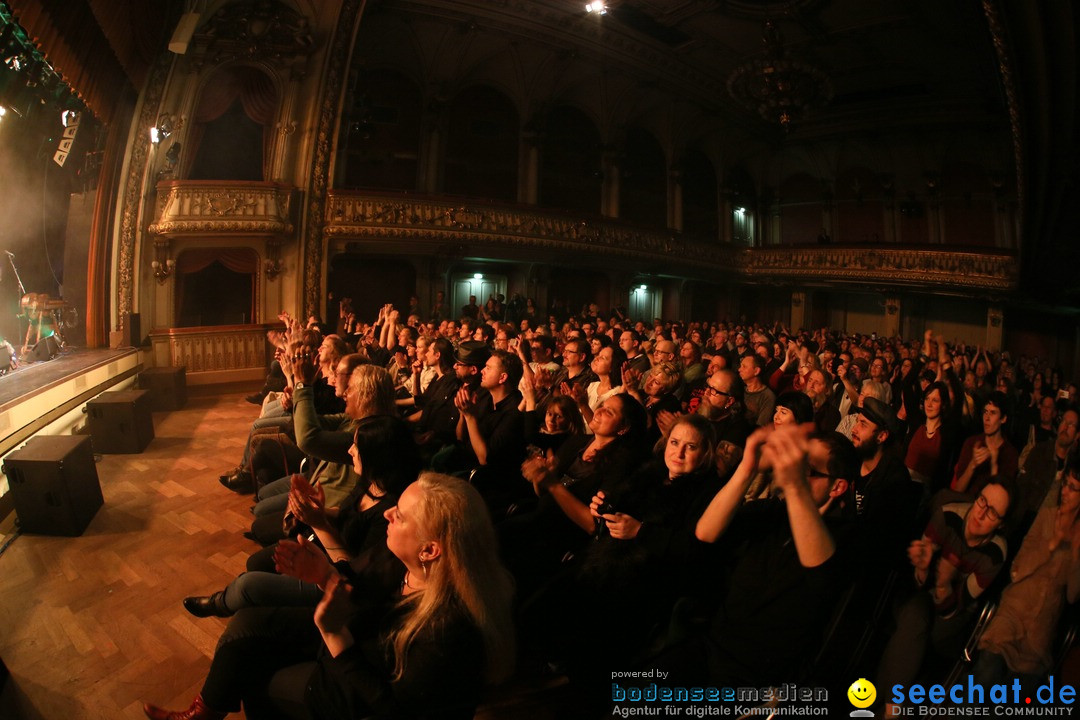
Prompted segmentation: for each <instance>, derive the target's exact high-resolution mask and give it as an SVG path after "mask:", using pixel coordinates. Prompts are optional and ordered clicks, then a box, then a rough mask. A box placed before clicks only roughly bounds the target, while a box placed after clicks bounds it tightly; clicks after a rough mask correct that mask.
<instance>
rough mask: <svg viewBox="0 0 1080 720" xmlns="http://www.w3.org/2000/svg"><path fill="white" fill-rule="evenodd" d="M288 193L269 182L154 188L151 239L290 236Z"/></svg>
mask: <svg viewBox="0 0 1080 720" xmlns="http://www.w3.org/2000/svg"><path fill="white" fill-rule="evenodd" d="M291 192H292V188H291V187H289V186H288V185H282V184H280V183H271V182H227V181H214V182H205V181H195V180H190V181H185V180H168V181H162V182H159V183H158V185H157V198H158V202H157V213H156V215H157V218H156V220H155V221H154V223H153V224H151V225H150V227H149V228H148V230H149V232H151V233H153V234H154V235H160V236H165V237H176V236H180V235H188V236H190V235H224V236H228V235H234V236H235V235H244V236H252V235H269V236H271V237H274V238H280V239H285V238H289V237H291V236H292V234H293V230H294V228H293V225H292V223H291V222H290V221H289V202H290V193H291Z"/></svg>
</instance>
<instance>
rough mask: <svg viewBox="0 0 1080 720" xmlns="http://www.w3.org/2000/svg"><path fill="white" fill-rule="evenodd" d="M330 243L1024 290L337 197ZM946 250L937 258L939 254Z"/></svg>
mask: <svg viewBox="0 0 1080 720" xmlns="http://www.w3.org/2000/svg"><path fill="white" fill-rule="evenodd" d="M324 232H325V235H326V236H327V237H328V238H329V239H331V240H334V239H338V240H341V241H355V242H360V243H366V242H371V243H374V242H377V241H380V240H382V241H389V242H390V243H392V244H393V245H394V247H395V248H396V251H397V252H405V253H408V252H409V249H408V246H407V243H409V242H411V243H412V244H413V246H414V248H413V252H415V253H423V252H430V251H431V250H432V249H434V248H440V247H458V248H469V251H470V254H474V253H476V252H477V250H478V246H479V247H483V248H485V250H484V251H485V252H490V253H495V254H506V255H511V254H513V255H517V254H520V253H522V252H524V253H528V254H529V255H530V257H532V258H533V259H535V260H538V261H550V262H559V261H562V262H565V261H566V258H567V257H572V258H581V259H584V258H586V257H588V256H591V257H592V258H593V259H598V260H599V259H602V260H604V261H605V262H606V261H610V260H613V259H619V260H621V261H624V262H625V261H629V262H632V263H634V264H635V265H636V266H637V267H638V268H640V269H642V270H644V269H648V271H650V272H654V273H672V274H680V275H685V276H688V277H699V278H703V279H708V280H713V281H722V280H727V279H730V280H735V281H742V282H752V283H768V282H783V283H793V284H821V285H830V286H866V285H873V286H875V287H878V286H883V287H910V288H924V289H932V290H936V291H940V290H941V289H943V288H945V289H947V290H949V291H955V292H958V293H964V294H971V293H979V294H981V293H986V292H992V293H1005V292H1009V291H1012V290H1015V289H1016V287H1017V282H1018V275H1017V262H1016V257H1015V254H1014V253H1012V252H1010V251H1005V250H1001V249H999V248H985V249H984V248H977V249H974V248H958V247H953V246H946V245H936V246H935V245H874V246H847V245H830V246H822V245H806V246H801V245H796V246H784V247H778V246H771V247H765V248H755V249H751V248H745V247H736V246H731V245H721V244H719V243H718V242H715V241H713V242H710V241H707V240H702V239H697V238H690V237H686V236H682V235H679V234H676V233H673V232H671V231H660V230H650V229H646V228H639V227H635V226H631V225H627V224H625V223H620V222H618V221H615V220H604V219H600V218H587V219H586V218H581V217H573V216H569V215H566V214H563V213H558V212H551V211H545V210H541V209H537V208H532V207H524V206H520V205H508V204H496V203H485V202H476V201H472V200H467V199H455V198H440V197H432V196H412V195H407V196H403V195H390V194H379V193H358V192H344V191H340V190H338V191H331V192H330V195H329V200H328V204H327V212H326V226H325V230H324ZM938 248H940V249H938Z"/></svg>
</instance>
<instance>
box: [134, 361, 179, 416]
mask: <svg viewBox="0 0 1080 720" xmlns="http://www.w3.org/2000/svg"><path fill="white" fill-rule="evenodd" d="M139 387H140V388H141V389H143V390H149V391H150V406H151V407H152V408H154V409H155V410H179V409H180V408H182V407H184V405H186V404H187V369H186V368H184V367H183V366H181V367H153V368H149V369H147V370H143V371H142V372H141V373H139Z"/></svg>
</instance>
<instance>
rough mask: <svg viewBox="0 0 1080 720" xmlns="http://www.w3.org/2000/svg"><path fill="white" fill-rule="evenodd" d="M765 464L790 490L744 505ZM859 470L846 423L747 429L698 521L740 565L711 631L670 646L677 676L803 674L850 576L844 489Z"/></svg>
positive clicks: (767, 679) (711, 680)
mask: <svg viewBox="0 0 1080 720" xmlns="http://www.w3.org/2000/svg"><path fill="white" fill-rule="evenodd" d="M760 469H770V470H771V471H772V474H773V478H774V481H775V483H776V485H777V486H778V487H779V488H780V489H781V491H782V492H783V497H782V498H773V499H769V500H762V501H759V502H754V503H750V504H748V505H745V506H742V503H743V496H744V495H745V493H746V490H747V488H748V487H749V484H750V482H751V480H752V479H753V478H754V476H755V475H757V473H758V471H759V470H760ZM854 472H856V460H855V458H854V456H853V453H852V450H851V444H850V443H849V442H848V441H847V439H846V438H844V437H843V436H841V435H837V434H836V433H831V434H827V435H820V436H819V435H809V434H808V431H807V428H806V426H798V425H792V426H787V427H782V428H780V429H778V430H773V429H772V428H761V429H759V430H757V431H755V432H754V433H753V434H752V435H751V436H750V437H749V438H748V439H747V442H746V450H745V453H744V455H743V459H742V462H741V463H740V464H739V467H738V469H737V470H736V471H735V474H734V475H732V477H731V479H730V480H729V481H728V482H727V484H726V485H724V487H723V488H721V489H720V491H719V492H718V493H717V494H716V496H715V497H714V498H713V499H712V501H711V502H710V504H709V505H708V507H707V508H706V510H705V511H704V513H703V514H702V516H701V518H700V519H699V520H698V522H697V526H696V529H695V533H696V536H697V538H698V539H699V540H701V541H703V542H706V543H716V542H717V541H720V542H721V543H722V547H720V548H718V550H720V551H721V552H717V553H715V554H716V557H717V558H718V559H720V558H726V559H729V560H730V561H731V563H732V567H731V569H730V572H729V573H728V576H727V584H726V587H725V589H724V590H723V591H722V594H721V597H720V600H719V608H718V610H717V611H716V615H715V617H714V619H713V621H712V624H711V628H710V630H709V632H708V634H707V636H706V637H703V638H695V639H694V640H691V641H690V642H689V643H687V645H686V646H684V647H683V648H680V649H674V650H672V651H671V652H670V653H669V654H668V655H667V657H668V658H671V660H672V663H673V664H672V670H673V675H672V684H676V685H681V684H683V682H694V683H697V682H700V683H702V684H706V683H707V684H709V685H716V686H736V687H737V686H753V687H765V686H769V685H777V684H779V683H783V682H791V680H790V679H791V678H796V677H799V671H800V669H801V668H802V666H803V664H804V663H805V660H806V658H807V657H809V656H811V654H812V652H813V649H814V648H815V646H816V645H817V643H819V642H820V640H821V627H822V625H824V623H825V620H826V619H827V617H828V616H829V614H830V612H831V611H832V609H833V605H834V603H835V600H836V598H837V596H838V595H839V593H840V592H841V591H842V589H843V587H844V584H845V578H846V577H847V571H846V568H845V563H844V562H843V560H842V558H840V557H839V556H838V553H837V550H838V548H840V547H843V546H844V542H843V535H844V529H845V525H846V523H845V521H844V520H843V519H842V517H841V515H840V513H839V511H840V503H839V499H840V498H842V497H843V496H844V495H845V494H846V493H847V491H848V480H847V478H849V477H851V476H852V474H853V473H854ZM740 506H742V507H740ZM703 671H705V672H706V673H707V676H705V677H703V676H702V674H703Z"/></svg>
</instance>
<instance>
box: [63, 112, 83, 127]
mask: <svg viewBox="0 0 1080 720" xmlns="http://www.w3.org/2000/svg"><path fill="white" fill-rule="evenodd" d="M60 122H62V123H63V124H64V127H71V126H72V125H78V124H79V113H77V112H75V111H74V110H64V111H63V112H61V113H60Z"/></svg>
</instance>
